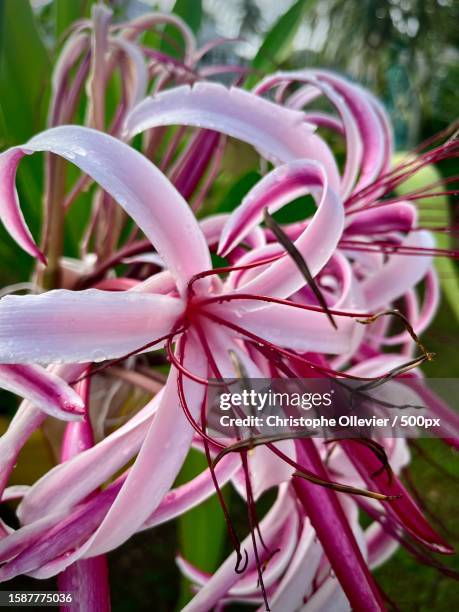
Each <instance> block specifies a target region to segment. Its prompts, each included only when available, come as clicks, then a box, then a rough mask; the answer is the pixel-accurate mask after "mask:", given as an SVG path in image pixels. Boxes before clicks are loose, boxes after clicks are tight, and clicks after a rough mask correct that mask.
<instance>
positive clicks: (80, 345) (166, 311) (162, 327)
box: [0, 289, 183, 363]
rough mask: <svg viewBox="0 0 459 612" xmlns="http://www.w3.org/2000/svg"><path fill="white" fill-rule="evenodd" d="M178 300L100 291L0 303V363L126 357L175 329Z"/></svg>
mask: <svg viewBox="0 0 459 612" xmlns="http://www.w3.org/2000/svg"><path fill="white" fill-rule="evenodd" d="M182 310H183V305H182V302H181V301H180V300H178V299H176V298H172V297H168V296H162V295H150V294H144V293H140V292H130V291H127V292H126V291H125V292H111V291H100V290H98V289H87V290H86V291H68V290H65V289H61V290H56V291H49V292H47V293H42V294H40V295H23V296H22V295H21V296H17V295H8V296H5V297H4V298H3V299H2V300H0V342H1V348H0V362H3V363H24V362H29V363H30V362H40V363H53V362H67V363H72V362H83V361H90V362H91V361H103V360H105V359H112V358H117V357H122V356H124V355H126V354H127V353H130V352H131V351H135V350H136V349H139V348H140V347H142V346H144V345H145V344H147V343H149V342H152V341H153V340H155V339H157V338H161V337H163V336H165V335H166V334H168V333H169V332H170V331H171V328H172V326H173V325H174V323H176V321H177V317H178V316H179V315H180V313H181V312H182Z"/></svg>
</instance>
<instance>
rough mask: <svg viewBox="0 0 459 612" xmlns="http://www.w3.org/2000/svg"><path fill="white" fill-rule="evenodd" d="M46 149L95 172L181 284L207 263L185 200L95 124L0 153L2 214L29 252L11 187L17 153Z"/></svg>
mask: <svg viewBox="0 0 459 612" xmlns="http://www.w3.org/2000/svg"><path fill="white" fill-rule="evenodd" d="M37 151H49V152H51V153H54V154H55V155H59V156H60V157H63V158H65V159H67V160H68V161H70V162H71V163H73V164H75V165H76V166H77V167H78V168H80V169H81V170H82V171H83V172H85V173H86V174H88V175H89V176H90V177H91V178H93V179H94V180H95V181H96V182H97V183H98V184H99V185H100V186H101V187H102V188H103V189H104V190H105V191H106V192H107V193H109V194H110V195H111V196H112V197H113V198H114V199H115V200H116V201H117V202H118V204H120V205H121V206H122V207H123V208H124V209H125V211H126V212H127V213H128V214H129V215H130V216H131V217H132V218H133V219H134V221H135V222H136V223H137V224H138V226H139V227H140V228H141V229H142V231H143V232H144V233H145V235H146V236H147V237H148V238H149V239H150V240H151V242H152V244H154V246H155V247H156V248H157V250H158V252H159V254H160V255H161V256H162V258H163V259H164V261H165V262H166V264H167V266H168V267H169V269H170V270H171V272H172V273H173V275H174V277H175V278H176V280H177V281H178V282H179V285H180V287H181V288H182V289H184V288H185V285H186V283H187V281H188V280H189V279H190V278H191V277H192V276H193V275H194V274H196V273H197V272H200V271H202V270H206V269H208V268H210V255H209V251H208V249H207V246H206V243H205V240H204V237H203V235H202V233H201V231H200V229H199V225H198V223H197V221H196V219H195V217H194V215H193V213H192V212H191V210H190V208H189V206H188V205H187V203H186V202H185V200H184V199H183V198H182V196H181V195H180V194H179V193H178V191H177V190H176V189H175V187H174V186H173V185H172V184H171V183H170V181H169V180H168V179H167V178H166V177H165V176H164V175H163V174H162V172H160V170H158V168H156V166H154V165H153V164H152V163H151V162H150V161H149V160H148V159H147V158H146V157H144V156H143V155H141V154H140V153H138V152H137V151H136V150H135V149H133V148H131V147H129V146H128V145H126V144H124V143H123V142H121V141H119V140H117V139H116V138H113V137H112V136H109V135H107V134H104V133H102V132H98V131H96V130H92V129H89V128H86V127H80V126H70V125H67V126H60V127H56V128H51V129H49V130H46V131H45V132H41V133H40V134H38V135H37V136H34V137H33V138H32V139H31V140H29V142H27V143H26V144H25V145H23V146H21V147H14V148H12V149H9V150H8V151H5V152H4V153H2V154H1V155H0V185H1V191H0V218H1V219H2V220H3V222H4V223H5V225H6V228H7V230H8V231H9V232H10V234H11V235H12V236H13V238H14V239H15V240H16V241H17V242H18V244H20V246H22V247H23V248H24V249H25V250H26V251H27V252H28V253H31V254H32V255H35V256H38V257H41V258H42V259H43V256H41V255H40V253H39V251H38V249H37V247H36V245H35V243H34V242H33V240H32V238H31V236H30V232H29V231H28V229H27V226H26V225H25V222H24V219H23V217H22V214H21V212H20V209H19V204H18V200H17V194H16V190H15V187H14V182H15V176H16V169H17V166H18V163H19V161H20V159H21V158H22V157H23V156H24V155H26V154H31V153H33V152H37Z"/></svg>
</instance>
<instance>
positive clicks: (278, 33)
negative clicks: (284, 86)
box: [246, 0, 316, 89]
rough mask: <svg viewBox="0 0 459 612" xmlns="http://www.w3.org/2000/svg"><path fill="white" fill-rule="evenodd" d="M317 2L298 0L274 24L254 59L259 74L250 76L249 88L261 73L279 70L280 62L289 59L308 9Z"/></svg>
mask: <svg viewBox="0 0 459 612" xmlns="http://www.w3.org/2000/svg"><path fill="white" fill-rule="evenodd" d="M315 3H316V0H298V1H297V2H295V4H294V5H293V6H292V7H291V8H290V9H289V10H288V11H287V12H286V13H285V14H284V15H282V17H281V18H280V19H279V20H278V21H277V22H276V23H275V24H274V26H273V27H272V28H271V30H270V31H269V32H268V33H267V35H266V37H265V39H264V41H263V43H262V45H261V47H260V48H259V49H258V52H257V54H256V55H255V57H254V58H253V60H252V68H253V69H254V70H255V71H256V73H258V74H253V75H251V76H249V78H248V79H247V81H246V87H247V88H249V89H250V88H251V87H253V85H254V84H255V83H256V82H257V81H258V80H259V77H260V74H259V73H261V74H265V73H267V72H272V71H273V70H277V68H278V67H279V64H281V63H282V62H284V61H285V60H286V59H287V57H288V55H289V53H290V51H291V48H292V44H293V40H294V38H295V36H296V33H297V31H298V28H299V27H300V25H301V20H302V19H303V17H304V15H305V12H306V9H310V8H312V7H313V6H314V5H315Z"/></svg>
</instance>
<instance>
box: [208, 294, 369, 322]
mask: <svg viewBox="0 0 459 612" xmlns="http://www.w3.org/2000/svg"><path fill="white" fill-rule="evenodd" d="M234 300H255V301H258V302H267V303H272V304H280V305H281V306H291V307H292V308H298V309H300V310H309V311H311V312H320V313H323V314H326V311H325V310H324V309H323V308H322V307H321V306H313V305H311V304H301V303H299V302H293V301H292V300H284V299H281V298H276V297H271V296H268V295H256V294H253V293H225V294H221V295H217V296H215V297H211V298H205V299H204V300H202V301H200V302H199V303H200V304H201V305H203V306H204V305H206V304H223V303H224V302H232V301H234ZM328 312H329V313H330V314H331V315H334V316H337V317H350V318H357V317H372V316H373V314H363V313H358V312H348V311H346V310H336V309H334V308H328Z"/></svg>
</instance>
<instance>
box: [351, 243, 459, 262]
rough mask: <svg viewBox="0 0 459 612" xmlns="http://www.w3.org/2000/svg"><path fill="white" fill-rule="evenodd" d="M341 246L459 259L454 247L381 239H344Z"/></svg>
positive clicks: (372, 251)
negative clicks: (413, 244)
mask: <svg viewBox="0 0 459 612" xmlns="http://www.w3.org/2000/svg"><path fill="white" fill-rule="evenodd" d="M339 246H340V247H341V248H343V249H346V250H347V251H361V252H363V253H384V254H386V255H408V256H416V257H420V256H424V257H450V258H452V259H459V251H455V250H452V249H437V248H434V247H430V248H426V247H412V246H404V245H403V244H393V243H391V242H383V241H380V240H374V241H373V242H371V243H370V242H364V241H363V240H349V239H343V240H340V242H339Z"/></svg>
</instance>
